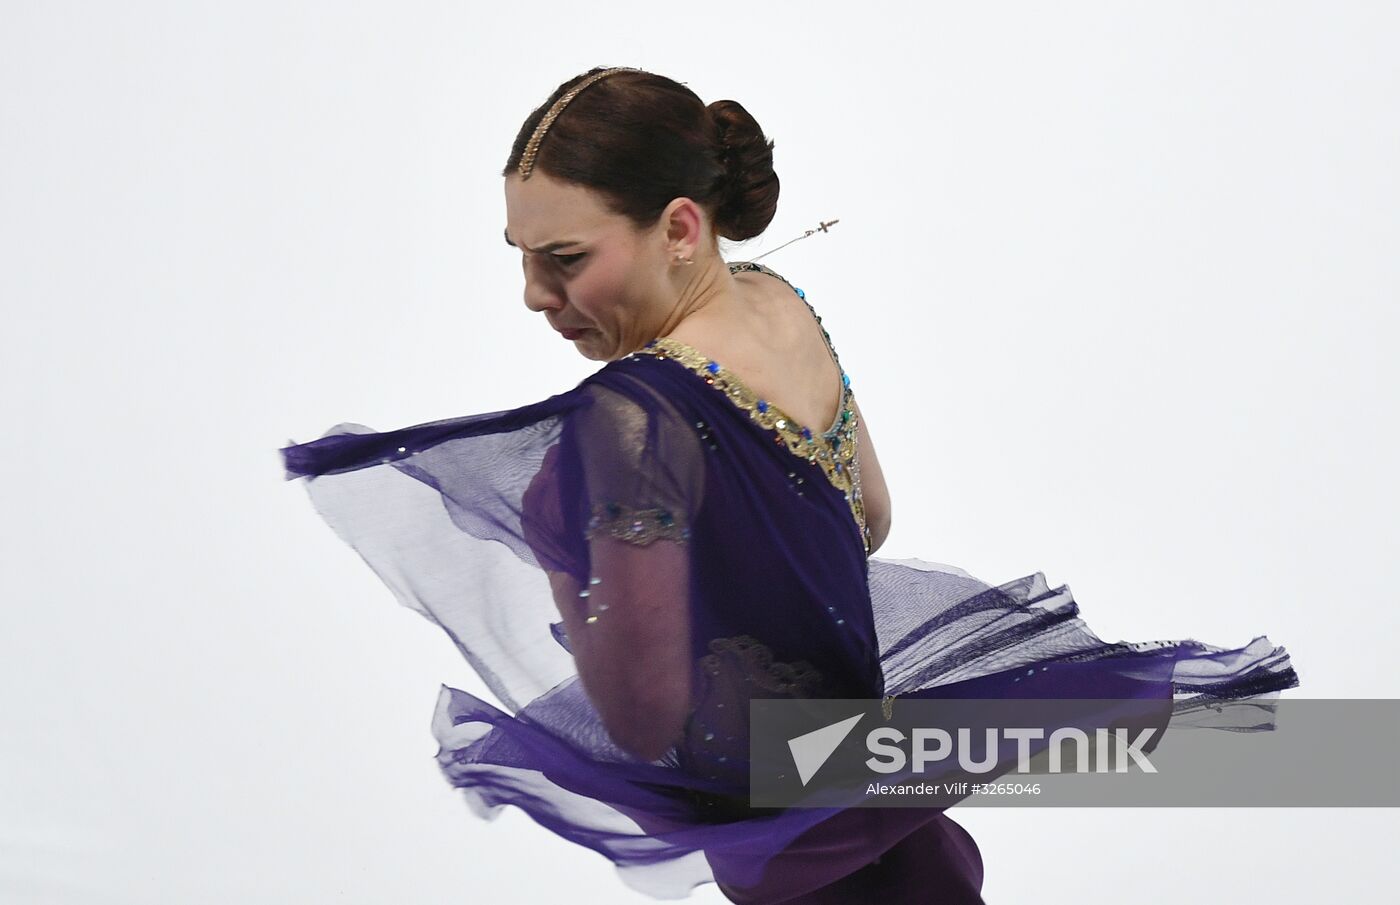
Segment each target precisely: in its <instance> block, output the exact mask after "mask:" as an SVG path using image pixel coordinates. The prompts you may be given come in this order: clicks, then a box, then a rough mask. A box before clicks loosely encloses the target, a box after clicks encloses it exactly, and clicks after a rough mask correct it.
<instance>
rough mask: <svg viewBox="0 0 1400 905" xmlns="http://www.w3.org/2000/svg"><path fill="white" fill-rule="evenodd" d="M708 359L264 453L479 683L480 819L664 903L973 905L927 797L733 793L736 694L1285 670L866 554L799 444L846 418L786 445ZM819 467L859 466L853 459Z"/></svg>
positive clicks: (905, 691)
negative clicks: (771, 802)
mask: <svg viewBox="0 0 1400 905" xmlns="http://www.w3.org/2000/svg"><path fill="white" fill-rule="evenodd" d="M731 269H750V270H760V271H763V272H767V273H769V274H770V275H772V276H774V277H777V278H778V279H782V278H781V277H780V276H778V275H777V274H775V273H773V272H772V271H771V270H769V269H768V268H766V267H761V266H760V265H754V264H742V265H731ZM795 291H796V292H797V294H798V295H799V296H801V297H803V298H804V300H805V295H804V294H803V293H801V291H800V290H795ZM809 307H810V306H809ZM819 321H820V319H817V323H819ZM823 333H824V331H823ZM828 339H829V338H828ZM691 351H692V352H693V351H694V350H691ZM832 356H833V358H834V359H835V360H836V361H837V364H838V366H839V359H837V358H836V356H835V351H834V349H833V350H832ZM725 375H726V372H725V371H723V369H722V367H721V366H720V365H719V363H712V362H708V361H698V360H696V359H694V358H693V357H692V358H686V357H685V356H679V355H664V354H656V353H655V351H654V350H653V351H650V352H641V351H639V352H638V353H634V354H632V355H629V356H627V357H625V358H622V359H619V360H617V361H613V362H610V363H608V364H607V365H606V366H604V367H602V368H601V369H600V370H598V371H597V372H596V373H594V374H592V375H591V376H589V377H588V378H586V379H585V380H584V381H583V382H581V383H580V384H579V385H578V386H576V387H574V388H573V389H571V390H569V391H567V392H564V393H561V394H559V395H556V396H552V397H550V398H548V399H546V400H544V401H541V402H537V403H535V404H532V405H527V406H524V407H521V408H517V409H512V410H509V411H500V412H493V413H489V414H480V415H471V416H466V417H460V418H449V419H446V420H442V421H435V422H430V423H427V424H420V425H415V426H412V427H406V428H402V429H400V430H393V431H386V432H377V431H373V430H370V429H369V428H366V427H364V426H362V425H357V424H340V425H337V426H336V427H333V428H331V429H330V430H328V431H327V432H326V433H325V434H324V435H323V436H322V437H321V438H319V439H317V440H313V441H310V442H307V443H302V444H294V445H290V446H287V447H285V448H283V449H282V450H281V453H282V456H283V463H284V465H285V469H286V477H287V479H288V480H290V479H294V478H299V477H306V478H308V480H307V481H306V482H305V487H306V489H307V491H308V493H309V494H310V497H311V499H312V502H313V505H314V506H315V508H316V510H317V511H318V512H319V513H320V515H321V516H322V517H323V518H324V519H325V520H326V522H327V523H329V524H330V526H331V527H332V528H333V529H334V530H335V531H336V532H337V534H339V536H340V537H341V538H343V539H344V540H345V541H346V542H347V543H348V544H349V545H350V546H351V547H353V548H354V549H355V550H356V551H357V552H358V553H359V555H360V556H361V557H362V558H363V559H364V561H365V562H366V563H367V564H368V565H369V566H370V568H371V569H373V570H374V572H375V573H376V574H377V575H378V576H379V577H380V579H382V580H383V581H384V583H385V584H387V585H388V587H389V588H390V589H391V591H392V592H393V594H394V595H395V597H396V598H397V599H398V601H399V602H400V603H402V604H403V605H405V606H408V607H410V608H412V609H414V610H417V611H418V612H419V613H420V614H421V615H423V616H424V617H426V618H427V619H429V620H431V621H432V622H434V623H435V624H437V625H439V626H441V627H442V628H443V630H444V631H446V632H447V634H448V635H449V637H451V638H452V640H453V642H454V643H455V644H456V645H457V647H458V649H459V650H460V651H461V653H462V655H463V656H464V657H465V658H466V659H467V660H468V662H469V663H470V664H471V666H472V667H473V668H474V669H475V671H476V672H477V673H478V674H479V675H480V677H481V678H482V680H483V681H484V682H485V684H486V686H487V687H488V688H489V689H490V691H491V694H492V695H493V696H494V698H495V701H494V703H493V702H488V701H486V700H483V699H482V698H479V697H477V696H475V695H472V694H469V693H467V692H465V691H462V690H460V689H456V688H451V687H447V686H445V685H444V686H443V687H442V689H441V691H440V694H439V697H438V701H437V706H436V710H435V713H434V715H433V721H432V729H433V733H434V736H435V738H436V739H437V741H438V744H439V749H438V752H437V755H436V756H437V761H438V763H439V765H440V767H441V770H442V772H443V774H444V775H445V776H446V778H447V779H448V781H449V782H450V783H452V785H454V786H455V787H457V788H459V789H460V790H461V791H462V793H463V795H464V797H465V799H466V801H467V802H468V804H469V805H470V807H471V808H472V809H473V811H474V812H475V813H476V814H478V815H479V816H481V817H484V818H488V819H489V818H492V817H494V816H496V814H497V813H498V812H499V811H500V809H501V808H502V807H504V806H505V805H515V806H517V807H519V808H521V809H522V810H524V811H525V812H526V813H528V814H529V815H530V816H531V817H532V818H533V819H534V820H535V821H537V822H538V823H539V824H541V825H542V826H544V827H546V828H548V829H549V830H551V831H553V832H555V833H557V834H558V835H560V836H563V837H564V838H567V839H570V840H572V841H574V842H577V843H578V844H580V845H585V846H588V847H589V848H591V849H593V850H595V851H597V852H599V853H600V854H602V855H604V856H605V857H607V858H609V859H610V860H612V861H613V862H614V864H615V865H616V866H617V868H618V870H619V872H620V876H621V878H622V879H623V880H624V881H625V882H626V883H628V884H629V885H630V886H632V887H633V888H635V889H638V890H641V891H643V892H645V893H648V894H650V895H651V896H653V897H655V898H662V899H671V898H683V897H685V896H686V895H688V894H689V893H690V891H691V890H692V889H693V888H694V887H695V886H696V885H698V884H701V883H706V882H717V883H718V884H719V886H720V888H721V890H722V891H723V892H724V893H725V895H726V896H728V897H729V898H730V899H731V900H733V901H736V902H744V903H777V902H803V903H821V902H852V901H873V900H875V897H876V896H879V898H880V900H881V901H884V902H889V903H903V902H910V903H912V902H938V903H977V902H981V901H982V898H981V894H980V890H981V886H982V859H981V854H980V852H979V851H978V848H977V845H976V844H975V842H974V841H973V840H972V838H971V837H970V836H969V835H968V834H967V833H966V831H964V830H963V829H962V827H960V826H958V824H957V823H956V822H954V821H953V820H952V819H951V818H950V817H949V816H948V814H947V813H946V812H945V810H944V809H939V808H924V809H918V808H888V809H877V808H849V809H840V808H790V809H752V808H750V807H749V806H748V762H747V752H748V710H747V707H748V703H749V701H750V700H752V699H754V698H783V697H836V698H878V697H880V696H882V695H886V694H897V695H900V696H904V697H948V698H956V697H966V698H993V697H995V698H1012V697H1019V698H1056V697H1059V698H1075V697H1082V698H1108V697H1124V698H1157V699H1163V700H1171V701H1173V702H1174V708H1175V711H1176V712H1177V713H1179V714H1184V715H1189V714H1191V713H1193V712H1198V711H1200V710H1202V709H1204V708H1205V707H1206V706H1208V705H1210V704H1211V703H1213V702H1217V701H1221V700H1227V699H1228V700H1238V699H1242V698H1246V697H1253V696H1261V695H1264V696H1267V695H1270V694H1272V693H1275V692H1277V691H1279V690H1282V689H1284V688H1290V687H1294V686H1296V685H1297V684H1298V679H1297V676H1296V674H1295V672H1294V670H1293V668H1292V666H1291V664H1290V662H1289V658H1288V654H1287V652H1286V651H1285V650H1284V649H1283V648H1282V647H1277V646H1275V645H1274V644H1272V643H1271V642H1270V641H1269V640H1268V638H1267V637H1264V636H1259V637H1256V638H1254V639H1253V640H1252V641H1251V642H1250V643H1249V644H1247V645H1245V646H1244V647H1240V648H1221V647H1216V646H1212V645H1207V644H1203V643H1201V642H1198V641H1194V640H1183V641H1154V642H1145V643H1135V644H1134V643H1124V642H1114V643H1110V642H1105V641H1102V640H1100V639H1099V638H1098V637H1096V636H1095V635H1094V633H1093V632H1091V631H1090V630H1089V628H1088V627H1087V625H1085V623H1084V622H1083V621H1082V620H1081V619H1080V618H1079V616H1078V606H1077V604H1076V603H1075V601H1074V599H1073V598H1072V596H1071V595H1070V591H1069V588H1068V587H1067V586H1065V585H1060V586H1058V587H1054V588H1052V587H1050V586H1049V584H1048V583H1047V582H1046V580H1045V577H1044V575H1043V574H1042V573H1040V572H1036V573H1033V574H1030V575H1027V576H1024V577H1021V578H1017V579H1015V580H1013V581H1009V582H1005V583H1002V584H1000V585H991V584H988V583H986V582H983V581H980V580H978V579H976V578H974V577H973V576H971V575H969V574H968V573H966V572H964V571H963V570H961V569H958V568H955V567H953V566H947V565H941V564H937V563H932V562H925V561H922V560H889V559H880V558H878V557H876V558H869V557H867V554H866V544H865V535H864V532H863V527H864V526H863V524H862V518H863V511H862V510H861V508H860V507H859V505H858V504H859V487H858V482H857V484H856V486H855V487H852V486H851V485H850V484H849V482H843V481H841V480H840V479H839V478H840V476H841V473H840V472H838V473H836V474H835V475H834V476H833V472H832V471H831V469H830V464H831V460H830V459H825V460H824V459H821V458H820V457H818V456H817V455H816V453H817V451H819V450H825V451H827V452H830V451H831V450H830V442H831V438H832V437H833V436H836V437H838V439H839V437H840V436H849V434H841V433H839V432H837V433H833V432H830V431H828V432H826V433H822V434H818V433H816V432H815V431H812V432H809V433H810V434H811V436H810V437H807V438H804V440H803V441H802V442H805V441H806V440H808V439H810V440H812V441H813V442H812V443H811V453H810V454H809V455H804V452H806V448H805V447H804V448H795V447H794V446H793V444H792V443H789V442H787V441H786V439H785V438H791V437H792V436H793V434H792V431H793V430H794V429H796V430H798V431H800V426H797V425H784V429H781V430H780V429H775V428H773V427H772V426H771V421H772V418H771V414H769V413H767V412H766V403H765V404H764V406H765V408H764V411H763V412H760V411H759V407H758V406H757V405H756V404H755V403H756V399H755V397H753V396H752V394H748V395H746V394H745V393H744V392H743V391H742V385H741V384H740V383H739V382H738V381H739V378H738V375H728V376H730V377H731V378H732V380H730V381H729V382H726V381H725V380H723V379H720V380H715V379H714V378H715V377H716V376H720V377H723V376H725ZM843 383H844V384H845V386H846V387H847V390H846V393H847V402H848V403H849V399H850V391H849V381H848V380H846V379H845V377H844V373H843ZM735 387H740V389H739V390H735ZM838 424H839V425H845V426H846V427H850V428H851V429H852V430H853V428H854V424H853V422H850V423H846V422H843V421H840V420H838ZM843 429H844V428H843ZM837 459H838V460H839V461H845V462H846V463H847V464H846V468H847V469H856V471H855V475H856V476H858V467H859V462H858V457H856V458H852V459H845V460H840V455H839V453H838V455H837ZM853 496H854V497H855V500H854V502H853ZM639 613H649V614H655V618H656V619H657V620H658V625H662V626H666V627H667V628H666V630H665V632H664V633H661V632H659V633H658V634H657V636H656V641H655V643H654V644H653V643H650V642H648V643H647V644H645V645H638V644H637V643H636V640H635V639H636V638H637V637H639V635H637V634H636V632H637V631H638V627H637V626H636V625H635V624H634V623H632V624H619V622H618V619H619V618H620V617H622V616H632V617H633V619H634V620H635V619H636V618H637V616H636V614H639ZM590 617H592V621H589V619H590ZM648 618H650V617H648ZM668 620H669V621H668ZM579 632H587V633H588V637H587V638H586V639H576V640H580V641H586V643H589V644H592V645H595V648H594V649H595V650H608V645H609V644H610V643H611V644H616V645H619V647H618V648H617V649H616V651H615V653H616V654H617V656H618V657H619V658H622V659H623V660H626V661H628V662H631V661H632V660H633V659H635V666H636V668H638V669H650V670H652V671H653V672H652V674H649V675H648V677H647V681H648V682H649V683H652V684H653V685H654V686H655V688H656V689H658V692H657V693H658V694H660V693H662V692H665V693H668V694H682V695H684V696H685V698H684V700H685V701H686V704H687V706H686V710H685V712H686V713H687V714H688V716H687V719H686V722H685V727H684V730H683V732H682V734H681V735H680V736H679V737H678V738H676V739H675V741H674V744H672V745H671V746H670V748H669V749H668V750H667V751H666V753H665V754H663V755H662V756H660V757H658V758H656V759H654V760H644V759H642V758H640V757H637V756H635V755H633V754H631V753H629V750H630V749H629V747H628V746H624V745H620V744H619V743H618V741H616V740H615V739H618V740H620V739H621V738H622V737H623V735H624V734H630V733H632V732H633V731H636V732H642V731H644V730H645V729H646V728H647V727H645V726H629V725H626V723H627V720H628V715H627V714H625V713H617V712H616V711H617V708H610V707H607V706H595V702H594V701H593V700H592V699H591V698H590V696H589V695H588V694H587V693H585V688H584V682H583V680H582V679H581V677H580V675H579V672H578V665H577V662H576V661H575V659H574V656H573V654H572V653H571V650H572V647H573V645H572V644H571V638H574V636H576V635H577V634H578V633H579ZM641 637H646V636H645V634H643V635H641ZM628 644H630V645H631V646H630V647H627V646H626V645H628ZM663 648H665V649H667V650H671V651H672V653H673V654H674V655H673V656H671V658H670V659H665V658H664V657H663V656H662V654H660V653H658V654H657V655H656V657H655V658H652V657H651V652H652V650H653V649H656V650H661V649H663ZM656 664H678V665H676V666H674V667H669V666H668V667H664V668H661V667H657V666H656ZM606 703H607V702H598V704H601V705H605V704H606ZM610 712H611V713H612V714H613V715H612V716H611V722H607V721H605V719H604V714H607V713H610ZM1212 725H1213V726H1215V727H1216V728H1224V729H1231V728H1242V727H1238V726H1232V725H1230V724H1229V723H1228V720H1226V721H1225V722H1224V723H1223V724H1222V723H1221V722H1220V721H1219V720H1218V719H1217V721H1216V722H1215V723H1212ZM1249 728H1259V727H1258V726H1255V725H1251V726H1250V727H1249Z"/></svg>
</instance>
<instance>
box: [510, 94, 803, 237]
mask: <svg viewBox="0 0 1400 905" xmlns="http://www.w3.org/2000/svg"><path fill="white" fill-rule="evenodd" d="M604 68H606V67H601V66H600V67H596V68H594V69H590V70H589V71H588V72H584V73H581V74H579V75H577V76H575V77H573V78H571V79H569V80H568V81H567V82H565V83H564V84H562V85H560V86H559V87H558V88H556V89H555V90H554V93H553V94H551V95H550V96H549V99H548V100H546V101H545V102H544V103H543V104H541V105H540V106H539V107H538V108H536V109H535V111H534V112H533V113H531V114H530V116H529V117H528V118H527V119H526V120H525V124H524V125H523V126H521V127H520V134H518V135H517V136H516V137H515V144H514V145H512V147H511V152H510V158H509V159H508V160H507V161H506V166H505V169H504V170H503V171H502V172H501V175H502V176H509V175H511V174H512V173H515V172H517V168H518V167H519V165H520V159H521V157H522V156H523V155H524V153H525V146H526V144H528V143H529V141H530V136H531V135H533V134H534V132H535V127H536V126H537V125H539V122H540V120H541V119H543V118H544V115H545V114H546V113H547V112H548V111H549V108H550V107H551V106H553V104H554V102H555V101H556V100H557V99H558V98H559V97H560V96H562V95H563V94H565V93H566V92H567V91H569V89H570V88H572V87H573V86H574V85H576V84H578V83H579V82H581V81H583V80H584V79H586V78H587V77H588V76H590V75H592V74H594V73H595V72H601V71H602V70H603V69H604ZM540 170H543V171H545V172H546V173H548V174H549V175H550V176H551V177H553V178H555V179H560V180H563V181H566V182H572V183H577V184H579V185H582V186H585V187H587V188H590V189H593V190H595V191H597V192H598V193H599V194H600V195H601V196H602V197H603V199H604V201H605V203H606V204H607V205H608V206H609V208H610V209H611V210H612V211H613V212H614V213H616V214H619V215H622V216H624V217H627V218H629V219H630V220H631V221H632V222H633V223H634V224H635V225H636V226H637V227H638V228H639V229H641V228H646V227H650V226H652V225H654V224H655V223H656V219H657V218H658V217H659V216H661V212H662V211H663V210H664V209H665V208H666V205H668V204H670V203H671V201H673V200H674V199H676V198H680V197H686V198H690V199H692V200H693V201H695V203H696V204H699V205H700V206H701V207H704V208H705V209H706V210H707V211H708V212H709V214H710V218H711V220H712V221H713V223H714V228H715V232H716V234H718V235H720V236H723V237H724V238H726V239H730V240H732V241H735V242H741V241H743V240H744V239H751V238H753V237H754V236H757V235H759V234H760V233H762V232H763V231H764V230H765V229H767V228H768V224H769V223H771V222H772V220H773V215H774V214H775V213H776V212H777V209H778V174H777V173H775V172H773V142H772V141H770V140H768V139H767V137H765V136H764V134H763V130H762V129H761V128H760V127H759V125H758V122H757V120H755V119H754V118H753V116H751V115H750V114H749V111H747V110H745V109H744V108H743V106H742V105H740V104H739V102H738V101H731V100H722V101H715V102H714V103H712V104H709V105H708V106H707V105H706V104H705V102H704V101H702V100H701V99H700V97H699V96H698V95H696V94H695V92H693V91H691V90H690V89H689V88H687V87H685V86H684V85H682V84H681V83H679V82H676V81H672V80H671V79H668V78H666V77H665V76H661V75H655V74H653V73H650V72H640V71H638V72H618V73H614V74H613V75H610V76H608V77H607V78H604V79H600V80H599V81H597V82H596V83H595V84H592V85H589V86H588V87H587V88H585V89H583V90H582V91H580V92H579V93H578V95H577V96H576V97H575V98H574V99H573V100H572V101H570V102H569V103H568V105H566V106H565V107H564V109H563V111H562V112H561V113H560V114H559V116H558V118H557V119H555V120H554V122H553V123H552V124H551V125H550V127H549V131H548V132H546V133H545V135H544V138H543V140H542V141H541V142H540V144H539V149H538V150H537V152H536V156H535V163H534V171H536V172H537V171H540Z"/></svg>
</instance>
